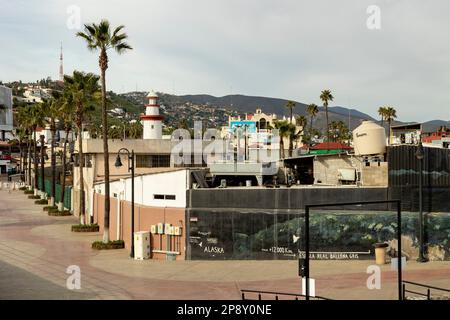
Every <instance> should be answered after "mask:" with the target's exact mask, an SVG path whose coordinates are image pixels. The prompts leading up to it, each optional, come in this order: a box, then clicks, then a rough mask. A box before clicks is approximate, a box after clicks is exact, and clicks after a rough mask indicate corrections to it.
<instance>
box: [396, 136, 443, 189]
mask: <svg viewBox="0 0 450 320" xmlns="http://www.w3.org/2000/svg"><path fill="white" fill-rule="evenodd" d="M417 150H418V146H411V145H401V146H394V147H389V148H388V150H387V161H388V162H389V187H417V186H418V185H419V179H420V170H419V166H420V163H419V160H418V159H417V156H416V152H417ZM423 153H424V157H423V168H422V172H423V187H424V188H450V149H442V148H423Z"/></svg>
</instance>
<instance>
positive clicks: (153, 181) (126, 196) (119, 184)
mask: <svg viewBox="0 0 450 320" xmlns="http://www.w3.org/2000/svg"><path fill="white" fill-rule="evenodd" d="M190 174H191V170H190V169H184V168H172V169H169V170H167V169H165V170H161V171H160V172H155V173H147V174H142V175H138V176H136V177H135V178H134V190H135V192H134V202H135V204H140V205H144V206H149V207H161V208H164V207H171V208H186V205H187V200H186V199H187V195H186V191H187V190H188V189H189V186H190ZM131 181H132V179H131V177H128V178H123V179H118V180H115V181H111V182H110V194H111V196H112V197H114V198H117V199H119V200H125V201H129V202H131ZM94 190H95V192H96V193H99V194H103V195H104V194H105V183H104V182H99V183H96V184H95V187H94ZM91 212H92V211H91Z"/></svg>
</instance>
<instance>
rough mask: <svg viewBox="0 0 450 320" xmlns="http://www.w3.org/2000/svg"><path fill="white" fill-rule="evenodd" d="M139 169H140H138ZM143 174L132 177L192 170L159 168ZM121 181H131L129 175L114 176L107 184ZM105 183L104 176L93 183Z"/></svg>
mask: <svg viewBox="0 0 450 320" xmlns="http://www.w3.org/2000/svg"><path fill="white" fill-rule="evenodd" d="M140 169H141V168H140ZM145 169H146V170H145V172H144V173H136V174H135V175H134V177H135V178H137V177H141V176H148V175H152V174H159V173H167V172H175V171H181V170H193V168H189V167H175V168H174V167H160V168H145ZM201 169H202V168H195V170H201ZM121 179H131V175H130V174H129V173H126V174H124V175H120V176H114V177H111V179H110V181H109V182H114V181H120V180H121ZM103 183H105V176H103V175H102V176H97V178H96V181H95V182H94V184H95V185H97V184H103Z"/></svg>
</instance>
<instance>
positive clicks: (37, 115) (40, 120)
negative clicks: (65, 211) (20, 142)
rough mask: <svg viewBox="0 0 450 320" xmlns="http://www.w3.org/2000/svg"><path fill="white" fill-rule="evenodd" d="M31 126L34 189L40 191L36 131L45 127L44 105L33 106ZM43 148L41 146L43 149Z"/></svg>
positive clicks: (31, 109)
mask: <svg viewBox="0 0 450 320" xmlns="http://www.w3.org/2000/svg"><path fill="white" fill-rule="evenodd" d="M29 116H30V125H31V129H32V132H33V161H34V189H35V190H36V191H37V190H39V184H38V156H37V137H36V129H37V128H38V127H42V126H44V119H45V117H44V112H43V109H42V104H40V103H36V104H33V105H31V107H30V110H29ZM42 147H43V146H41V148H42Z"/></svg>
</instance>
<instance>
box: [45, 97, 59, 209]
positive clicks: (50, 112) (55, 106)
mask: <svg viewBox="0 0 450 320" xmlns="http://www.w3.org/2000/svg"><path fill="white" fill-rule="evenodd" d="M62 103H63V98H62V96H61V94H60V93H59V92H58V91H53V92H52V99H51V100H50V102H49V105H48V108H47V109H46V115H47V117H48V124H49V125H50V132H51V148H50V152H51V156H50V157H51V169H52V180H51V195H50V205H51V206H52V207H53V206H54V205H55V196H56V155H55V139H56V129H57V128H56V120H57V118H58V117H59V116H60V108H61V104H62Z"/></svg>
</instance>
